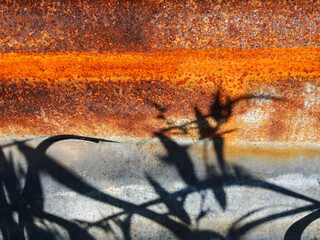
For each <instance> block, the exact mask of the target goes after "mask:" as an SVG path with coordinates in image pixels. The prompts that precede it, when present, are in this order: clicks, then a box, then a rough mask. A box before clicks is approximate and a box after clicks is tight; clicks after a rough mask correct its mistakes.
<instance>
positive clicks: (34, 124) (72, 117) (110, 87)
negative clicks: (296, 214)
mask: <svg viewBox="0 0 320 240" xmlns="http://www.w3.org/2000/svg"><path fill="white" fill-rule="evenodd" d="M293 59H294V60H293ZM319 59H320V48H297V49H260V50H259V49H255V50H231V49H213V50H197V51H194V50H176V51H167V52H166V51H155V52H147V53H130V52H127V53H105V54H97V53H96V54H92V53H65V54H63V53H56V54H53V53H50V54H19V53H8V54H2V55H1V59H0V69H1V73H0V77H1V82H0V85H1V86H0V94H1V107H0V114H1V122H2V124H1V127H0V129H1V130H0V131H1V134H2V135H48V134H50V135H51V134H52V135H53V134H62V133H66V132H68V133H78V134H79V133H81V134H88V135H95V136H97V135H99V136H109V135H114V134H115V135H122V136H123V135H124V136H136V137H143V136H150V133H152V131H154V130H155V129H156V128H158V127H161V126H163V124H164V122H161V120H159V119H156V116H157V110H156V109H155V108H154V106H153V105H152V104H151V102H155V103H157V104H159V105H160V106H162V107H164V108H167V109H168V111H167V112H166V114H167V117H169V118H171V119H172V121H176V122H179V121H187V120H188V119H189V120H190V119H193V118H194V117H195V115H194V112H193V108H194V106H198V107H199V108H200V109H201V111H204V112H205V111H208V109H209V107H210V105H211V101H212V96H213V94H214V93H215V91H216V90H217V89H218V88H219V89H220V90H221V91H222V94H223V96H224V97H230V98H231V99H232V98H237V97H239V96H242V95H244V94H268V95H273V96H277V97H283V98H285V99H286V101H283V102H273V101H256V100H255V101H244V102H240V103H239V104H238V105H237V106H236V107H235V109H234V117H233V118H232V119H231V120H230V121H229V123H228V126H226V128H228V127H229V128H232V127H234V128H237V129H239V130H237V131H235V132H234V133H231V134H229V135H228V136H226V137H227V138H229V140H231V141H242V140H243V141H272V142H274V141H280V142H283V141H284V142H288V141H302V142H305V141H318V140H319V134H315V131H317V125H318V124H319V119H318V118H316V117H315V114H316V113H317V112H319V111H320V109H319V104H318V102H317V101H318V98H319V97H320V96H319V93H318V92H319V89H320V83H319V79H320V61H319ZM311 93H312V94H313V95H312V96H313V99H310V94H311ZM252 112H253V113H254V115H250V113H252ZM309 112H310V113H309ZM278 113H280V114H281V118H279V115H278ZM311 113H312V114H311ZM257 119H258V120H259V119H260V120H259V121H258V122H255V121H257ZM301 119H302V120H303V122H301ZM306 119H309V120H306ZM293 122H294V123H293Z"/></svg>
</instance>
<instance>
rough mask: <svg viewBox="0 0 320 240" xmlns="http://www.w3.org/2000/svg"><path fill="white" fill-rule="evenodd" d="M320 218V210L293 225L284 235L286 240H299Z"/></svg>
mask: <svg viewBox="0 0 320 240" xmlns="http://www.w3.org/2000/svg"><path fill="white" fill-rule="evenodd" d="M319 218H320V210H317V211H314V212H312V213H310V214H308V215H307V216H305V217H303V218H301V219H300V220H298V221H296V222H295V223H294V224H292V225H291V226H290V227H289V228H288V230H287V231H286V233H285V235H284V240H299V239H301V237H302V233H303V231H304V230H305V229H306V228H307V227H308V226H309V225H310V224H311V223H312V222H314V221H315V220H317V219H319Z"/></svg>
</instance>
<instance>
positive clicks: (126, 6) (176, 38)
mask: <svg viewBox="0 0 320 240" xmlns="http://www.w3.org/2000/svg"><path fill="white" fill-rule="evenodd" d="M2 2H4V3H2V4H1V5H0V22H1V25H0V47H1V51H2V52H11V51H15V52H16V51H17V52H48V51H54V52H55V51H105V50H112V51H118V50H135V51H136V50H146V49H154V48H161V49H163V48H189V49H203V48H212V47H232V48H234V47H235V48H244V49H248V48H262V47H306V46H319V41H320V33H319V24H320V22H319V19H320V11H319V9H320V3H319V1H316V0H315V1H284V0H280V1H273V0H271V1H263V0H250V1H238V0H232V1H210V0H205V1H200V0H190V1H187V0H185V1H162V0H159V1H158V0H154V1H153V0H139V1H131V0H126V1H121V0H111V1H98V0H97V1H92V0H86V1H80V0H70V1H40V0H36V1H26V0H7V1H2Z"/></svg>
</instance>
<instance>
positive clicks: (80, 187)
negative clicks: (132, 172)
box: [18, 143, 193, 239]
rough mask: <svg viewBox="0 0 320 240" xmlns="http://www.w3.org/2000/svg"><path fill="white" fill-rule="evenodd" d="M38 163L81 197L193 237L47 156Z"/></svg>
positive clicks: (187, 230) (24, 147)
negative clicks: (96, 186) (84, 178)
mask: <svg viewBox="0 0 320 240" xmlns="http://www.w3.org/2000/svg"><path fill="white" fill-rule="evenodd" d="M18 148H19V150H20V151H21V152H22V153H24V154H28V153H27V152H29V151H36V150H35V149H33V148H31V147H29V146H27V145H25V144H24V143H21V144H18ZM37 161H38V165H39V168H40V169H41V170H42V171H45V172H46V173H48V174H49V175H50V176H51V177H52V178H53V179H55V180H56V181H58V182H59V183H61V184H62V185H64V186H66V187H68V188H70V189H72V190H73V191H75V192H77V193H79V194H81V195H84V196H87V197H90V198H91V199H95V200H97V201H100V202H102V203H106V204H110V205H112V206H115V207H118V208H121V209H124V210H125V211H126V212H127V213H135V214H138V215H141V216H143V217H146V218H148V219H150V220H152V221H155V222H157V223H158V224H160V225H162V226H164V227H166V228H168V229H169V230H171V231H172V232H173V233H174V234H175V235H176V236H177V237H178V238H180V239H190V236H193V233H192V231H191V230H190V228H189V227H187V226H185V225H184V224H181V223H179V222H177V221H174V220H172V219H170V218H169V217H167V216H165V215H162V214H158V213H156V212H154V211H151V210H149V209H146V208H141V207H140V206H139V205H136V204H133V203H130V202H127V201H124V200H121V199H118V198H116V197H113V196H111V195H108V194H106V193H104V192H101V191H100V190H98V189H96V188H95V187H93V186H91V185H90V184H88V183H86V182H84V181H83V180H82V179H81V178H80V177H78V176H77V175H76V174H74V173H72V172H71V171H69V170H67V169H66V168H64V167H63V166H61V165H60V164H59V163H57V162H56V161H55V160H54V159H52V158H50V157H48V156H46V155H43V154H40V155H38V158H37Z"/></svg>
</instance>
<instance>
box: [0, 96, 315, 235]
mask: <svg viewBox="0 0 320 240" xmlns="http://www.w3.org/2000/svg"><path fill="white" fill-rule="evenodd" d="M252 99H257V100H259V99H265V100H270V101H279V100H281V99H279V98H276V97H273V96H266V95H246V96H242V97H240V98H237V99H228V98H226V99H224V100H222V97H221V93H220V92H219V91H218V92H217V93H216V94H215V95H214V97H213V99H212V105H211V108H210V111H209V114H203V113H202V112H201V111H200V110H199V108H198V107H197V106H195V107H194V113H195V119H194V120H192V121H189V122H188V123H186V124H183V125H173V124H171V125H170V126H169V127H167V128H163V129H160V130H159V131H157V132H155V133H154V135H155V137H157V138H158V139H159V140H160V142H161V143H162V145H163V147H164V148H165V150H166V155H165V156H162V157H161V158H160V160H161V161H163V162H165V163H167V164H168V165H170V166H172V167H173V168H174V169H176V171H177V173H178V175H179V177H180V178H181V181H183V182H184V183H185V187H184V188H182V189H180V190H177V191H174V192H172V191H169V190H167V189H166V188H165V187H164V186H163V184H161V183H160V182H159V181H157V180H156V179H155V178H154V177H153V176H152V175H150V174H149V173H146V179H147V181H148V182H149V184H150V186H151V187H152V188H153V190H154V192H155V193H156V194H157V197H156V198H154V199H153V200H150V201H147V202H144V203H142V204H135V203H132V202H130V201H126V200H123V199H121V198H117V197H114V196H112V195H110V194H107V193H105V192H102V191H101V190H99V189H97V188H96V187H95V186H93V185H91V184H89V183H87V182H85V181H84V180H83V179H81V177H79V176H77V175H76V174H75V173H73V172H72V171H71V170H69V169H67V168H66V167H64V166H62V165H61V164H59V163H58V162H57V161H56V160H55V159H53V158H52V157H50V156H48V155H47V154H46V151H47V150H48V148H49V147H50V146H51V145H52V144H54V143H56V142H58V141H62V140H67V139H77V140H81V141H90V142H101V141H103V142H107V143H108V142H109V143H115V142H113V141H109V140H103V139H97V138H88V137H82V136H74V135H61V136H54V137H50V138H48V139H46V140H44V141H43V142H41V143H40V144H39V145H38V146H37V147H36V148H33V147H30V146H28V145H27V143H26V141H20V142H19V141H17V142H14V143H13V145H15V146H16V147H17V148H18V150H19V151H20V152H21V153H22V154H23V155H24V157H25V158H26V162H27V169H24V168H23V167H22V166H19V165H18V166H14V163H13V162H14V161H13V159H12V158H13V157H12V156H11V155H10V154H9V156H7V155H5V152H4V148H6V147H8V145H6V146H1V148H0V186H1V187H0V211H1V216H2V217H1V219H0V231H1V234H2V237H3V239H4V240H7V239H65V238H66V236H65V235H61V232H60V231H58V230H57V226H58V227H59V228H62V229H64V230H65V231H66V232H67V234H68V237H69V238H70V239H89V240H90V239H95V237H94V236H93V235H92V234H91V229H93V228H98V229H100V230H102V231H103V232H106V233H109V234H113V235H114V237H116V238H119V233H118V232H115V231H114V228H113V227H112V226H114V225H116V226H118V229H120V230H121V237H120V238H123V239H132V238H133V235H132V229H131V224H132V218H133V217H134V216H135V215H137V216H141V217H143V218H145V219H148V220H150V221H152V222H154V223H157V224H158V225H160V226H162V227H164V228H165V229H167V230H168V231H170V232H171V233H173V234H174V236H175V237H176V238H177V239H240V238H241V237H243V236H245V234H246V233H247V232H248V231H250V230H252V229H253V228H255V227H258V226H260V225H262V224H264V223H267V222H269V221H272V220H275V219H279V218H282V217H286V216H291V215H294V214H297V213H301V212H305V211H311V210H313V211H314V212H313V213H312V214H310V215H308V216H306V217H305V218H303V219H301V220H299V221H297V222H296V223H294V224H293V225H292V226H291V227H290V228H289V229H288V231H287V233H286V236H285V239H294V238H293V236H295V237H296V236H299V235H300V236H301V234H302V232H303V231H304V229H305V228H306V227H307V226H308V225H309V223H311V222H312V221H314V220H315V219H317V218H319V206H320V202H319V201H317V200H315V199H313V198H310V197H307V196H305V195H302V194H299V193H296V192H294V191H291V190H289V189H286V188H283V187H281V186H278V185H275V184H272V183H269V182H266V181H263V180H261V179H257V178H256V177H254V176H253V175H252V174H250V171H249V170H247V169H244V168H242V167H241V166H238V165H235V164H233V165H228V164H227V162H226V160H225V157H224V155H223V148H224V136H225V134H228V133H230V132H232V131H236V130H237V129H231V130H223V131H222V130H221V129H222V127H223V125H224V124H225V123H227V122H228V121H229V119H230V117H231V116H232V114H233V108H234V106H235V105H236V104H237V103H238V102H240V101H249V100H252ZM153 105H154V106H155V107H156V108H157V109H158V110H159V112H160V114H159V115H158V118H159V119H163V120H165V121H166V120H167V118H166V116H165V114H166V109H164V108H162V107H161V106H159V105H158V104H156V103H153ZM213 123H214V124H213ZM191 130H196V131H197V132H198V134H199V139H202V140H206V141H205V144H206V145H205V148H204V152H203V159H204V164H205V170H206V176H205V178H201V179H200V178H199V177H198V176H197V173H196V171H195V168H194V165H193V161H192V158H191V156H190V154H189V152H188V150H187V149H188V146H185V145H182V144H180V143H178V142H177V141H176V140H175V139H174V138H173V137H171V136H170V134H171V133H172V132H174V133H176V134H182V135H186V134H188V133H189V132H190V131H191ZM117 144H121V143H117ZM209 147H212V148H213V150H214V152H215V154H216V156H215V159H216V160H217V166H218V167H214V166H212V165H211V164H210V163H209V161H207V160H208V157H209V156H208V148H209ZM40 173H46V174H47V175H49V176H50V177H51V178H52V179H53V180H54V181H56V182H58V183H60V184H61V185H63V186H65V187H67V188H69V189H70V190H72V191H74V192H75V193H78V194H80V195H83V196H86V197H87V198H89V200H88V201H91V200H96V201H99V202H101V203H103V204H107V205H109V206H113V207H117V208H119V209H121V211H120V212H119V213H116V214H113V215H110V216H106V217H105V218H103V219H101V220H99V221H96V222H87V221H79V220H71V219H65V218H63V217H60V216H56V215H54V214H51V213H48V212H46V211H45V209H44V200H45V199H44V198H45V196H44V193H43V186H42V183H41V180H40ZM21 179H24V181H25V183H24V184H22V183H21V181H20V180H21ZM229 186H236V187H239V188H240V187H241V188H243V187H249V188H259V189H265V190H267V191H273V192H277V193H279V194H283V195H286V196H290V197H293V198H296V199H301V200H305V201H307V202H308V203H309V205H306V206H304V207H300V208H296V209H292V210H288V211H284V212H280V213H277V214H273V215H269V216H264V217H262V218H260V219H257V220H254V221H249V222H248V221H245V220H247V218H248V217H249V216H250V215H252V214H253V213H255V212H258V211H260V210H261V209H256V210H254V211H252V212H248V213H247V214H246V215H244V216H243V217H242V218H240V219H238V220H237V221H235V222H234V223H233V224H232V225H231V226H230V228H229V229H228V232H227V233H226V235H225V236H223V235H222V234H221V233H219V231H218V230H217V229H214V230H213V229H211V230H198V229H197V228H195V227H194V226H193V224H192V222H193V219H192V218H193V216H190V214H188V212H187V211H186V209H185V207H184V203H185V201H186V198H187V197H188V196H189V195H190V194H192V193H199V194H200V196H201V209H200V212H199V213H198V215H197V216H196V217H195V222H196V223H198V222H199V221H200V220H201V219H202V218H203V217H205V216H206V215H207V214H209V213H210V210H208V209H206V208H204V202H205V199H206V198H207V197H208V193H209V192H212V193H213V195H214V197H215V199H216V200H217V202H218V204H219V205H220V207H221V209H222V210H226V209H227V207H228V205H227V196H226V191H225V188H226V187H229ZM157 204H164V205H165V206H166V207H167V211H166V212H165V213H158V212H156V211H154V210H151V209H150V207H152V206H155V205H157ZM217 217H219V216H217Z"/></svg>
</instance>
